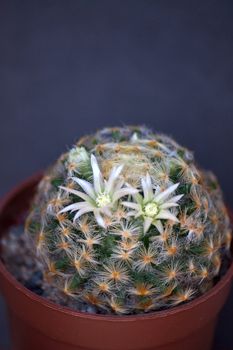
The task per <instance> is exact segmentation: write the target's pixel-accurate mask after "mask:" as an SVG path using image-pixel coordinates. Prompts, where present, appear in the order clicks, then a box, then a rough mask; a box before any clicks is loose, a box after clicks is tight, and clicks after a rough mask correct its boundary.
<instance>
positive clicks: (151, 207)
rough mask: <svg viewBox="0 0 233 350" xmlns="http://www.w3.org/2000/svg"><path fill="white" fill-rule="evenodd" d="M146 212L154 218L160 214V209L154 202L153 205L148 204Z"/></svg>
mask: <svg viewBox="0 0 233 350" xmlns="http://www.w3.org/2000/svg"><path fill="white" fill-rule="evenodd" d="M144 211H145V215H146V216H149V217H151V218H153V217H154V216H156V215H157V214H158V211H159V208H158V205H157V204H156V203H154V202H153V203H148V204H146V205H145V208H144Z"/></svg>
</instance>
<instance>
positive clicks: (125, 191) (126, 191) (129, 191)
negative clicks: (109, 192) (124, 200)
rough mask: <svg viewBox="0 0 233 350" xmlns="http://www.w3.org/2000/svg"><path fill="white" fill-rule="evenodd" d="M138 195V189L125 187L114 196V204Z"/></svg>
mask: <svg viewBox="0 0 233 350" xmlns="http://www.w3.org/2000/svg"><path fill="white" fill-rule="evenodd" d="M136 193H138V190H137V189H136V188H133V187H124V188H122V189H120V190H118V191H116V192H115V193H114V194H113V197H112V199H113V202H116V201H117V200H118V199H120V198H121V197H124V196H127V195H134V194H136Z"/></svg>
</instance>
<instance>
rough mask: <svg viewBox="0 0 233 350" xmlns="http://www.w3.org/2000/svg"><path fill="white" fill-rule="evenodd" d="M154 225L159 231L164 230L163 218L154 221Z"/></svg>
mask: <svg viewBox="0 0 233 350" xmlns="http://www.w3.org/2000/svg"><path fill="white" fill-rule="evenodd" d="M153 225H154V226H155V227H156V228H157V230H158V231H159V233H162V232H163V225H162V222H161V220H156V221H155V222H153Z"/></svg>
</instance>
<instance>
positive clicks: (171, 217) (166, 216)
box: [156, 209, 179, 222]
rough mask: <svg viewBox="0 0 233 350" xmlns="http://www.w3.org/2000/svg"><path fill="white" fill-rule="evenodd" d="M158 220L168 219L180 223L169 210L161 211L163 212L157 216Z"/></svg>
mask: <svg viewBox="0 0 233 350" xmlns="http://www.w3.org/2000/svg"><path fill="white" fill-rule="evenodd" d="M156 218H157V219H167V220H172V221H175V222H179V220H178V219H177V217H176V216H175V215H174V214H172V213H171V212H170V211H169V210H166V209H165V210H161V212H160V213H159V214H158V215H157V216H156Z"/></svg>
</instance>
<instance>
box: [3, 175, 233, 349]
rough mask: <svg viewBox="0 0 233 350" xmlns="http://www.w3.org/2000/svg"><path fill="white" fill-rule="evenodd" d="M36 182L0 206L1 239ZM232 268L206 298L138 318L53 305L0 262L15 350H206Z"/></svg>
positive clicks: (22, 188) (33, 189) (13, 221)
mask: <svg viewBox="0 0 233 350" xmlns="http://www.w3.org/2000/svg"><path fill="white" fill-rule="evenodd" d="M39 178H40V175H39V176H35V177H32V178H31V179H29V180H28V181H26V182H24V183H23V184H22V185H21V186H19V187H17V188H16V189H15V190H14V191H12V192H11V193H10V194H9V195H8V196H6V198H5V199H4V200H3V202H2V203H1V208H0V229H1V234H3V233H4V231H6V230H7V229H8V228H9V226H10V225H12V224H15V223H17V222H18V221H20V218H21V214H23V213H24V212H25V210H26V209H27V208H28V205H29V202H30V200H31V198H32V196H33V193H34V191H35V186H36V184H37V182H38V180H39ZM232 276H233V265H232V266H231V267H230V268H229V270H228V272H227V273H226V275H225V276H224V277H223V278H222V279H221V281H220V282H218V283H217V284H216V286H215V287H213V288H212V289H211V290H210V291H209V292H207V293H206V294H205V295H203V296H201V297H199V298H197V299H195V300H193V301H191V302H189V303H187V304H185V305H182V306H179V307H176V308H173V309H170V310H167V311H159V312H155V313H150V314H145V315H139V316H114V317H112V316H104V315H92V314H87V313H81V312H75V311H72V310H70V309H68V308H65V307H61V306H58V305H55V304H53V303H51V302H49V301H47V300H46V299H44V298H42V297H40V296H38V295H36V294H34V293H32V292H30V291H29V290H27V289H26V288H25V287H23V286H22V285H21V284H20V283H19V282H17V281H16V280H15V278H14V277H13V276H12V275H11V274H10V273H9V272H8V271H7V270H6V268H5V267H4V265H3V264H2V263H0V287H1V290H2V292H3V295H4V296H5V299H6V302H7V305H8V310H9V320H10V325H11V337H12V349H14V350H32V349H33V350H39V349H43V350H46V349H48V350H51V349H56V350H85V349H86V350H88V349H93V350H94V349H95V350H97V349H98V350H143V349H144V350H146V349H147V350H155V349H161V350H187V349H188V350H192V349H193V350H208V349H210V348H211V344H212V339H213V334H214V330H215V325H216V321H217V316H218V313H219V311H220V310H221V309H222V306H223V304H224V303H225V301H226V298H227V296H228V293H229V290H230V285H231V279H232Z"/></svg>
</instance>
